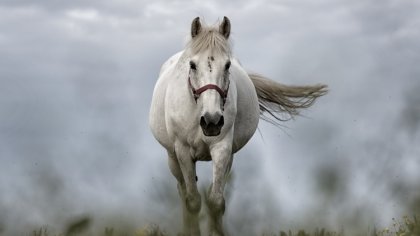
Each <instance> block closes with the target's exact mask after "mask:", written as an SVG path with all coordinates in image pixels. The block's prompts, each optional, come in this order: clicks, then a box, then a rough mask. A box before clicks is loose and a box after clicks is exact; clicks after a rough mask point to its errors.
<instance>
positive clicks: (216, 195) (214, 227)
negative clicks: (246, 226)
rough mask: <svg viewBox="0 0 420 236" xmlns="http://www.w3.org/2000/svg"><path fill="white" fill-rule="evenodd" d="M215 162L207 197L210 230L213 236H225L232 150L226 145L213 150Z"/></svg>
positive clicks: (212, 154)
mask: <svg viewBox="0 0 420 236" xmlns="http://www.w3.org/2000/svg"><path fill="white" fill-rule="evenodd" d="M211 156H212V160H213V181H212V184H211V186H210V189H209V191H208V193H207V196H206V202H207V206H208V209H209V216H210V217H209V230H210V235H211V236H216V235H217V236H223V235H224V232H223V214H224V212H225V199H224V197H223V192H224V189H225V184H226V177H227V175H228V174H229V171H230V168H231V166H232V161H233V155H232V149H231V147H229V146H226V145H219V146H215V147H213V148H212V150H211Z"/></svg>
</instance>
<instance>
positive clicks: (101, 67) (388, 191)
mask: <svg viewBox="0 0 420 236" xmlns="http://www.w3.org/2000/svg"><path fill="white" fill-rule="evenodd" d="M419 11H420V3H419V2H418V1H415V0H412V1H409V0H394V1H391V0H385V1H373V0H371V1H362V0H360V1H354V0H343V1H338V0H337V1H333V0H322V1H316V2H314V1H309V0H301V1H292V0H289V1H274V0H273V1H269V0H266V1H259V0H249V1H229V2H226V1H212V2H204V1H194V2H187V1H162V0H160V1H159V0H156V1H153V2H152V1H150V3H149V2H147V1H133V0H123V1H121V0H119V1H117V0H111V1H99V0H95V1H88V2H87V1H79V0H76V1H54V0H44V1H36V2H34V1H29V0H1V1H0V231H1V229H2V230H4V231H5V232H6V234H8V233H11V232H15V231H18V230H28V229H32V227H33V226H35V225H36V226H40V225H50V226H52V227H57V230H62V227H64V225H65V222H67V221H68V220H69V219H73V218H74V217H78V216H81V215H89V216H92V217H93V218H94V222H95V223H97V224H101V222H102V224H111V223H110V222H115V221H119V222H120V221H121V222H125V223H126V224H131V225H134V226H135V227H141V226H142V225H144V224H146V223H148V222H154V223H159V224H160V225H162V226H163V227H167V228H170V227H175V228H176V227H179V226H177V225H178V224H179V223H180V222H179V219H180V218H179V216H180V214H181V212H180V210H179V208H176V207H175V208H174V206H177V205H178V204H179V202H178V199H177V190H176V181H175V179H174V178H173V177H172V176H171V175H170V173H169V170H168V167H167V162H166V161H167V160H166V156H165V155H166V154H165V151H164V149H163V148H162V147H160V146H159V144H158V143H157V142H156V141H155V139H154V138H153V136H152V134H151V132H150V131H149V128H148V125H147V119H148V110H149V105H150V100H151V96H152V91H153V87H154V84H155V82H156V80H157V75H158V72H159V69H160V66H161V64H162V63H163V62H164V61H165V60H166V59H167V58H168V57H170V56H171V55H172V54H174V53H176V52H177V51H180V50H182V48H183V47H184V45H185V42H186V40H187V38H188V33H189V30H190V28H189V27H190V24H191V21H192V19H193V18H194V17H196V16H200V17H201V18H202V19H204V20H205V21H206V22H207V23H209V24H213V23H216V22H217V21H218V20H220V19H222V18H223V16H225V15H226V16H228V17H229V18H230V20H231V24H232V34H231V35H232V36H231V38H232V40H233V52H234V55H235V56H236V57H237V58H238V59H239V60H240V61H241V62H242V64H243V65H244V67H245V69H247V70H249V71H252V72H258V73H261V74H263V75H265V76H268V77H270V78H272V79H274V80H276V81H278V82H281V83H286V84H297V85H305V84H314V83H325V84H327V85H328V86H329V88H330V93H329V94H328V95H327V96H325V97H322V98H321V99H319V101H318V102H317V103H316V104H315V105H314V106H313V107H312V108H310V109H308V110H306V111H305V112H303V116H301V117H298V118H297V119H296V120H294V121H288V122H285V123H284V127H283V128H281V129H278V128H274V127H273V126H271V125H270V124H267V123H265V122H261V123H260V125H259V131H258V132H257V133H256V134H255V135H254V137H253V139H252V140H251V141H250V143H249V144H248V145H247V146H246V147H245V148H244V149H243V150H241V151H240V152H239V153H238V154H237V155H236V158H235V161H234V166H233V172H234V179H233V181H232V182H231V183H230V184H229V187H228V188H229V193H230V194H229V196H230V197H229V199H228V206H227V217H226V222H227V225H228V228H229V229H230V230H231V231H233V232H237V230H239V228H241V227H242V229H243V230H245V231H246V232H248V233H249V234H250V235H253V234H255V233H258V232H261V231H262V230H263V229H266V230H270V229H273V230H278V229H289V228H302V227H316V226H319V227H323V226H327V227H331V228H338V229H340V228H341V227H344V228H345V227H346V226H348V227H366V228H367V225H370V226H372V225H378V226H380V225H387V224H389V222H391V218H392V217H396V218H398V217H401V216H402V215H403V214H412V213H413V212H414V211H416V209H414V208H413V207H417V212H420V92H419V91H420V66H419V62H420V43H419V42H420V15H419V14H418V13H419ZM198 171H199V173H198V176H199V184H200V186H202V187H204V186H207V184H208V180H207V179H209V178H210V175H209V173H210V164H209V163H203V164H200V165H199V170H198ZM17 222H19V223H18V224H16V223H17ZM245 223H247V224H245ZM251 223H253V224H251ZM244 225H245V226H244ZM25 232H28V231H25ZM242 235H245V234H242Z"/></svg>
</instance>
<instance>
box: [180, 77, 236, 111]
mask: <svg viewBox="0 0 420 236" xmlns="http://www.w3.org/2000/svg"><path fill="white" fill-rule="evenodd" d="M188 84H189V86H190V88H191V91H192V93H193V95H194V99H195V102H197V99H198V98H199V97H200V94H202V93H203V92H204V91H206V90H209V89H214V90H216V91H217V92H218V93H219V94H220V97H222V99H223V106H224V105H225V103H226V98H227V95H228V91H229V83H228V86H227V88H226V90H223V89H221V88H220V87H219V86H217V85H215V84H206V85H204V86H203V87H201V88H198V89H195V88H194V87H193V85H192V84H191V77H190V76H188Z"/></svg>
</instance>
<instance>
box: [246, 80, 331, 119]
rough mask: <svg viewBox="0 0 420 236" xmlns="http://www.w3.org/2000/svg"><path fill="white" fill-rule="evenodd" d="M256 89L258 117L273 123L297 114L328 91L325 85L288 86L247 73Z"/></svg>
mask: <svg viewBox="0 0 420 236" xmlns="http://www.w3.org/2000/svg"><path fill="white" fill-rule="evenodd" d="M248 76H249V77H250V79H251V81H252V82H253V83H254V86H255V90H256V91H257V96H258V103H259V105H260V117H261V119H263V120H266V121H268V122H270V123H273V124H275V125H279V122H281V121H286V120H290V119H292V118H293V117H294V116H297V115H299V111H300V109H303V108H308V107H310V106H311V105H312V104H313V103H314V102H315V100H316V99H317V98H318V97H321V96H323V95H325V94H326V93H327V92H328V89H327V86H326V85H323V84H317V85H312V86H290V85H284V84H280V83H278V82H276V81H273V80H270V79H268V78H265V77H263V76H261V75H258V74H252V73H248Z"/></svg>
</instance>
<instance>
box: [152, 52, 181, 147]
mask: <svg viewBox="0 0 420 236" xmlns="http://www.w3.org/2000/svg"><path fill="white" fill-rule="evenodd" d="M181 55H182V52H178V53H176V54H174V55H173V56H171V57H170V58H169V59H168V60H166V62H165V63H163V65H162V67H161V69H160V73H159V78H158V80H157V81H156V85H155V88H154V90H153V96H152V103H151V107H150V113H149V126H150V128H151V130H152V133H153V135H154V137H155V138H156V139H157V141H158V142H159V143H160V144H161V145H162V146H164V147H166V148H167V149H171V148H172V142H171V140H170V139H169V135H168V129H167V126H166V121H165V116H166V114H165V100H166V91H167V87H168V82H169V81H170V79H171V71H173V70H174V68H175V65H176V64H177V61H178V60H179V57H180V56H181Z"/></svg>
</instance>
